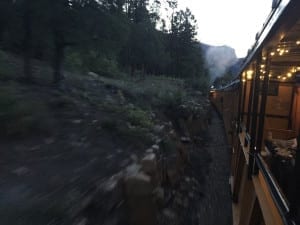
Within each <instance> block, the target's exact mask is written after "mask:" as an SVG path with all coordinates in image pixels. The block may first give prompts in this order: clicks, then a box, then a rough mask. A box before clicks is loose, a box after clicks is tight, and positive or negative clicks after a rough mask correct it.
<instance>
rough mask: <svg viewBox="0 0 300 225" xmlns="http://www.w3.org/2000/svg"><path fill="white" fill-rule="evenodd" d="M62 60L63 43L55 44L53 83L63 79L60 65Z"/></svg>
mask: <svg viewBox="0 0 300 225" xmlns="http://www.w3.org/2000/svg"><path fill="white" fill-rule="evenodd" d="M63 61H64V45H63V44H61V43H56V44H55V52H54V58H53V83H55V84H58V83H60V81H61V80H62V79H63V74H62V65H63Z"/></svg>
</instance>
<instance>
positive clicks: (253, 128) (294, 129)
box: [210, 0, 300, 225]
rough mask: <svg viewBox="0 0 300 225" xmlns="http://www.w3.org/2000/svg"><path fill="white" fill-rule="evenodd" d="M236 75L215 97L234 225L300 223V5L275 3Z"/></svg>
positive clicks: (213, 92) (285, 1)
mask: <svg viewBox="0 0 300 225" xmlns="http://www.w3.org/2000/svg"><path fill="white" fill-rule="evenodd" d="M254 14H255V12H254ZM254 16H255V15H254ZM237 35H238V34H237ZM237 75H238V76H237V79H236V80H234V81H233V83H231V84H229V85H228V86H226V87H224V88H221V89H213V90H211V93H210V99H211V102H212V104H213V105H214V106H215V107H216V109H217V110H218V112H219V113H220V114H221V116H222V117H223V121H224V126H225V130H226V134H227V137H228V142H229V143H230V144H231V146H232V148H231V149H232V150H231V177H230V185H231V193H232V200H233V218H234V225H293V224H300V138H299V137H300V1H299V0H281V1H274V2H273V7H272V11H271V13H270V15H269V17H268V18H267V20H266V22H265V24H264V26H263V29H262V30H261V32H260V33H258V35H257V37H256V42H255V44H254V45H253V47H252V49H251V50H249V52H248V55H247V57H246V58H245V60H244V62H243V64H242V66H241V69H240V71H239V73H238V74H237Z"/></svg>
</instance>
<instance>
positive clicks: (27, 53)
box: [23, 3, 32, 81]
mask: <svg viewBox="0 0 300 225" xmlns="http://www.w3.org/2000/svg"><path fill="white" fill-rule="evenodd" d="M28 4H29V3H28ZM30 14H31V13H30V6H29V5H27V6H26V9H25V12H24V17H23V26H24V39H23V72H24V78H25V80H26V81H32V66H31V47H32V21H31V15H30Z"/></svg>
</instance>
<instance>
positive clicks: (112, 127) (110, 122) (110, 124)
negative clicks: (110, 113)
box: [101, 119, 118, 131]
mask: <svg viewBox="0 0 300 225" xmlns="http://www.w3.org/2000/svg"><path fill="white" fill-rule="evenodd" d="M101 127H102V128H103V129H106V130H108V131H116V130H117V128H118V124H117V121H116V120H114V119H106V120H104V121H102V122H101Z"/></svg>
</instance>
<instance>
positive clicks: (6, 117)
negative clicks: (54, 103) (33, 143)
mask: <svg viewBox="0 0 300 225" xmlns="http://www.w3.org/2000/svg"><path fill="white" fill-rule="evenodd" d="M47 112H48V109H47V106H46V105H45V104H43V103H42V102H36V101H34V100H33V99H26V100H25V99H23V97H22V96H19V95H18V93H17V91H16V90H15V87H14V86H8V87H0V123H1V125H2V129H1V131H0V136H2V137H11V136H21V137H24V136H28V135H31V134H32V133H35V132H50V129H51V121H50V119H49V117H48V116H47ZM46 118H47V120H46Z"/></svg>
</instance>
